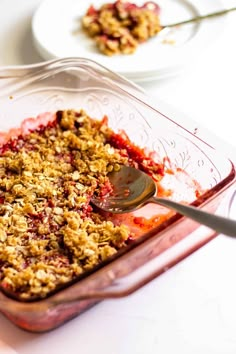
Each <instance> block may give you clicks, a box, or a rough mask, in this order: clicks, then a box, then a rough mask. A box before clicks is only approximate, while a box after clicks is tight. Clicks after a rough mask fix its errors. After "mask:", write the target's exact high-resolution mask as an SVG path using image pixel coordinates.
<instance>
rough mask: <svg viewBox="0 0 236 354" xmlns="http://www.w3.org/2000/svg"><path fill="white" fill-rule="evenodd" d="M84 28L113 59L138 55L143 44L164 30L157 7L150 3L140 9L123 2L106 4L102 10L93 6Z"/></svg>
mask: <svg viewBox="0 0 236 354" xmlns="http://www.w3.org/2000/svg"><path fill="white" fill-rule="evenodd" d="M82 27H83V29H84V30H85V32H86V33H87V34H88V35H89V36H90V37H92V38H93V39H95V41H96V44H97V47H98V49H99V50H100V52H102V53H103V54H106V55H109V56H111V55H114V54H132V53H134V52H135V51H136V49H137V47H138V45H139V44H140V43H143V42H145V41H147V40H148V39H149V38H151V37H154V36H155V35H156V34H157V33H158V32H160V30H161V29H162V27H161V25H160V19H159V7H158V5H157V4H155V3H153V2H152V1H149V2H146V3H145V4H144V5H143V6H137V5H135V4H132V3H129V2H128V1H122V0H118V1H116V2H114V3H107V4H104V5H102V6H101V7H100V9H99V10H96V9H95V8H94V7H93V6H90V7H89V9H88V10H87V12H86V14H85V16H83V18H82Z"/></svg>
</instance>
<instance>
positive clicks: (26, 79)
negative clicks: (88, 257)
mask: <svg viewBox="0 0 236 354" xmlns="http://www.w3.org/2000/svg"><path fill="white" fill-rule="evenodd" d="M0 78H1V80H0V105H1V111H0V117H1V119H0V131H7V130H9V129H11V128H15V127H18V126H20V124H21V122H22V121H23V120H24V119H25V118H28V117H36V116H37V115H38V114H39V113H43V112H48V111H49V112H54V111H57V110H63V109H71V108H73V109H80V108H83V109H85V110H86V111H87V112H88V114H89V115H90V116H92V117H95V118H97V119H102V118H103V116H104V115H105V114H106V115H107V116H108V117H109V125H110V127H111V128H112V129H113V130H115V131H116V132H118V131H119V130H124V131H125V132H126V134H127V135H128V136H129V138H130V139H131V140H132V141H133V142H134V143H135V144H137V145H139V146H140V147H142V148H147V149H148V150H150V151H155V152H156V153H158V156H159V158H161V159H165V160H166V161H167V163H168V161H172V162H174V163H175V164H176V165H177V166H178V167H180V168H181V169H183V170H184V171H185V172H186V173H187V174H189V175H190V176H191V177H192V178H193V179H194V180H195V181H197V183H198V184H199V185H200V186H201V188H202V189H203V190H204V191H205V192H203V193H202V194H201V195H200V196H199V197H197V198H194V199H193V200H191V201H190V202H191V203H192V204H193V205H195V206H197V207H199V208H201V209H203V210H206V211H210V212H215V211H216V210H217V209H218V206H219V205H220V203H221V201H222V199H223V198H224V197H225V194H226V192H227V193H229V192H230V189H232V188H233V187H234V186H235V169H234V164H233V163H232V162H231V160H230V159H228V158H226V157H225V156H223V155H222V154H221V153H220V151H216V150H215V149H214V148H213V147H211V146H209V145H208V144H207V143H206V142H204V141H203V140H202V139H200V138H199V137H198V136H197V130H196V129H195V128H196V127H192V129H189V122H188V129H187V128H186V127H185V123H186V122H184V120H183V121H182V122H181V119H179V120H178V121H174V120H173V119H171V118H169V117H167V116H166V115H164V114H162V113H161V112H159V110H158V107H157V108H154V106H153V104H152V103H151V101H150V100H149V98H148V97H147V96H146V94H145V93H144V92H143V91H142V90H141V89H140V88H139V87H138V86H135V85H134V84H132V83H131V82H129V81H127V80H125V79H124V78H122V77H120V76H118V75H116V74H114V73H113V72H111V71H109V70H107V69H106V68H104V67H102V66H101V65H99V64H97V63H95V62H93V61H90V60H87V59H84V58H65V59H58V60H54V61H50V62H44V63H42V64H36V65H32V66H24V67H6V68H2V69H0ZM12 133H13V134H14V130H12ZM215 236H216V233H215V232H213V231H212V230H210V229H208V228H206V227H203V226H199V225H198V224H197V223H195V222H193V221H191V220H189V219H187V218H185V217H182V216H181V215H178V214H173V215H172V216H171V217H170V218H169V219H168V220H167V221H165V222H164V223H162V224H160V225H159V226H158V227H153V228H152V229H151V230H149V231H148V232H146V233H143V234H142V235H140V236H139V237H138V238H137V239H136V240H135V241H133V242H131V243H130V244H129V245H128V246H127V247H125V248H124V249H122V250H120V251H118V253H117V254H116V255H115V256H112V257H111V258H110V259H109V260H108V261H106V262H104V263H103V264H101V265H99V266H97V267H96V269H94V270H93V271H90V272H89V273H87V274H84V275H83V276H81V277H79V278H78V279H75V280H74V281H72V282H70V283H69V284H67V285H65V286H64V287H63V288H60V289H59V290H57V291H54V292H53V293H51V294H49V296H47V297H46V298H44V299H40V300H35V301H22V300H19V299H17V298H12V297H10V296H9V295H7V294H6V293H5V292H4V291H1V292H0V311H1V312H2V313H3V314H4V315H5V316H7V317H8V318H9V319H10V320H11V321H12V322H13V323H14V324H16V325H17V326H19V327H20V328H23V329H25V330H28V331H33V332H43V331H48V330H51V329H53V328H55V327H57V326H59V325H61V324H63V323H64V322H66V321H68V320H69V319H71V318H73V317H75V316H76V315H78V314H79V313H81V312H82V311H84V310H86V309H87V308H89V307H91V306H92V305H94V304H95V303H97V302H99V301H101V300H103V299H107V298H118V297H122V296H126V295H129V294H131V293H132V292H134V291H135V290H137V289H139V288H141V287H142V286H143V285H145V284H146V283H147V282H149V281H151V280H152V279H154V278H155V277H157V276H158V275H159V274H161V273H163V272H164V271H166V270H167V269H168V268H170V267H171V266H173V265H174V264H176V263H177V262H178V261H180V260H181V259H183V258H184V257H186V256H187V255H189V254H190V253H192V252H193V251H195V250H196V249H197V248H199V247H200V246H202V245H204V244H205V243H206V242H208V241H209V240H211V239H212V238H213V237H215Z"/></svg>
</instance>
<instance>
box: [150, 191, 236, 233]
mask: <svg viewBox="0 0 236 354" xmlns="http://www.w3.org/2000/svg"><path fill="white" fill-rule="evenodd" d="M148 202H150V203H155V204H159V205H162V206H165V207H167V208H170V209H173V210H175V211H177V212H178V213H179V214H181V215H184V216H186V217H188V218H190V219H192V220H195V221H197V222H198V223H199V224H202V225H205V226H208V227H210V228H211V229H212V230H215V231H216V232H218V233H222V234H224V235H227V236H231V237H236V221H235V220H232V219H229V218H226V217H223V216H219V215H214V214H210V213H208V212H206V211H203V210H201V209H198V208H195V207H193V206H189V205H184V204H180V203H177V202H174V201H172V200H169V199H165V198H158V197H152V198H150V199H149V200H148Z"/></svg>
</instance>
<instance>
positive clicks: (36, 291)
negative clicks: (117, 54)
mask: <svg viewBox="0 0 236 354" xmlns="http://www.w3.org/2000/svg"><path fill="white" fill-rule="evenodd" d="M36 121H37V120H36ZM31 123H32V122H31V120H28V121H27V120H26V121H25V124H24V125H23V126H22V129H21V131H20V130H18V131H17V132H18V133H17V135H18V136H17V137H16V136H14V137H11V138H9V136H7V135H6V136H5V139H4V135H2V136H1V137H0V138H1V139H0V140H1V141H2V144H1V146H0V284H1V287H2V288H3V289H5V290H6V291H8V292H9V293H12V294H15V295H16V296H18V297H19V298H21V299H31V298H37V297H39V298H43V297H45V296H46V295H48V294H49V293H50V292H51V291H53V290H54V289H56V288H57V287H58V286H60V285H62V284H65V283H67V282H69V281H70V280H72V279H74V278H76V277H77V276H78V275H80V274H82V273H84V272H86V271H87V270H90V269H93V267H94V266H96V265H97V264H100V263H101V262H103V261H104V260H106V259H108V258H109V257H110V256H111V255H113V254H115V253H116V252H117V250H119V249H120V248H122V247H124V246H125V245H126V243H127V242H128V241H129V240H130V239H131V238H132V236H133V235H132V234H131V231H130V229H129V228H128V227H127V226H125V225H124V224H122V223H114V222H113V221H111V220H109V219H108V218H106V217H105V216H102V215H101V214H100V213H99V211H98V210H95V209H94V210H93V207H92V205H91V203H90V199H91V196H92V195H94V193H97V194H99V193H100V194H102V195H105V194H106V193H108V192H109V191H111V189H112V187H111V185H110V183H109V179H108V177H107V174H108V173H109V172H111V171H113V170H115V171H116V170H119V168H120V165H121V164H128V165H131V166H134V167H136V168H140V169H142V170H144V171H145V172H147V173H149V174H150V175H151V176H152V177H153V178H154V179H155V180H156V181H158V180H160V179H161V178H162V176H163V175H164V166H163V165H162V164H161V163H160V164H159V163H156V162H154V161H153V159H152V157H151V156H148V155H145V152H144V151H143V150H142V149H140V148H138V147H137V146H135V145H133V144H132V143H131V142H130V141H129V139H128V137H127V136H126V135H125V133H120V134H116V133H114V132H113V131H112V130H111V129H110V128H109V127H108V124H107V117H106V116H105V117H104V118H103V120H101V121H98V120H94V119H92V118H90V117H89V116H88V114H87V113H86V112H85V111H83V110H80V111H74V110H65V111H58V112H57V113H56V114H52V115H51V118H50V119H49V120H48V122H46V123H45V122H44V123H42V122H41V121H40V120H38V123H37V127H36V124H35V123H34V125H32V124H31Z"/></svg>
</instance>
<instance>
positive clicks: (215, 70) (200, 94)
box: [0, 0, 236, 354]
mask: <svg viewBox="0 0 236 354" xmlns="http://www.w3.org/2000/svg"><path fill="white" fill-rule="evenodd" d="M58 1H60V0H58ZM78 1H79V0H78ZM39 3H40V0H20V1H19V0H0V65H12V64H30V63H36V62H38V61H41V58H40V57H39V56H38V55H37V53H36V52H35V50H34V48H33V46H32V43H31V33H30V21H31V16H32V13H33V11H34V9H35V8H36V6H37V5H38V4H39ZM226 3H227V6H230V5H232V6H233V5H236V1H235V0H227V2H226ZM235 34H236V14H235V13H234V14H231V15H230V16H229V17H228V26H227V28H225V29H224V31H223V33H222V35H221V37H220V38H219V39H218V40H217V43H215V44H213V45H212V46H211V47H210V48H208V49H207V50H206V51H205V52H204V53H202V54H201V55H200V57H199V58H198V59H197V60H196V62H195V63H194V65H192V66H191V67H190V68H189V69H188V71H186V72H184V73H182V74H181V75H180V76H178V77H176V78H170V79H168V80H163V81H159V82H152V83H148V84H142V87H143V88H145V89H146V90H147V91H148V92H149V93H150V94H151V95H154V96H156V97H157V98H158V99H161V100H163V101H165V102H168V104H170V105H171V106H173V107H176V109H177V110H178V111H180V112H183V113H184V114H186V115H187V116H189V118H190V119H192V120H195V121H197V122H198V123H200V124H201V125H203V126H205V127H207V128H208V129H209V130H210V131H211V133H214V134H215V135H217V136H219V137H220V138H221V139H223V140H224V141H225V143H224V144H223V145H222V148H223V149H226V148H227V149H226V150H229V152H230V153H231V154H232V153H233V147H235V148H236V139H235V128H234V127H235V118H236V100H235V92H236V67H235V63H236V40H235ZM229 144H231V145H232V148H231V147H230V145H229ZM235 274H236V240H233V239H229V238H227V237H225V236H222V235H220V236H218V237H217V238H215V239H214V240H213V241H211V242H210V243H208V244H207V245H206V246H204V247H202V248H201V249H199V250H198V251H197V252H195V253H194V254H193V255H191V256H189V257H188V258H187V259H185V260H184V261H182V262H181V263H179V264H178V265H176V266H175V267H174V268H172V269H170V270H169V271H168V272H166V273H165V274H164V275H162V276H160V277H159V278H158V279H156V280H154V281H152V282H151V283H150V284H148V285H147V286H145V288H143V289H142V290H140V291H138V292H136V293H135V294H133V295H131V296H129V297H127V298H124V299H119V300H109V301H105V302H103V303H100V304H99V305H97V306H95V307H94V308H92V309H91V310H89V311H87V312H85V313H84V314H82V315H80V316H79V317H77V318H75V319H74V320H72V321H70V322H69V323H67V324H65V325H63V326H62V327H60V328H58V329H56V330H54V331H51V332H49V333H46V334H40V335H39V334H31V333H27V332H24V331H22V330H20V329H18V328H16V327H15V326H14V325H13V324H11V323H10V322H9V321H8V320H6V319H5V318H4V317H3V316H2V315H0V354H2V353H3V354H10V353H19V354H44V353H50V354H61V353H70V354H73V353H76V354H78V353H80V354H94V353H96V354H154V353H155V354H157V353H158V354H173V353H177V354H179V353H181V354H189V353H191V354H235V353H236V303H235V299H236V282H235V279H234V278H235Z"/></svg>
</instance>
